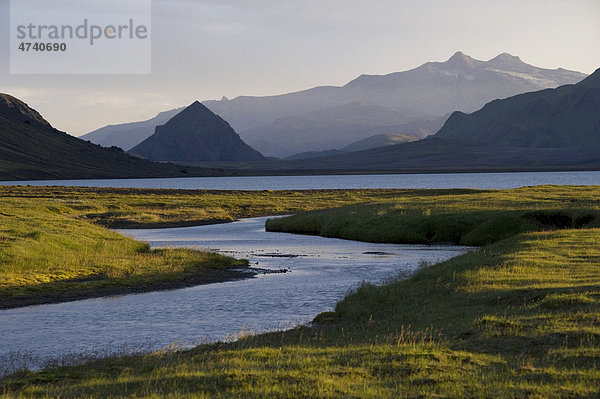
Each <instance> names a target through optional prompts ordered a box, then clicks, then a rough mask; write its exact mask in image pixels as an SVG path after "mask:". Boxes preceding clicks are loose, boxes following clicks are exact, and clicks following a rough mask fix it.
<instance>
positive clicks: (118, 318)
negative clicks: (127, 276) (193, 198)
mask: <svg viewBox="0 0 600 399" xmlns="http://www.w3.org/2000/svg"><path fill="white" fill-rule="evenodd" d="M265 220H266V218H256V219H245V220H241V221H239V222H235V223H229V224H221V225H212V226H200V227H187V228H173V229H155V230H124V231H121V233H123V234H126V235H129V236H132V237H134V238H136V239H139V240H143V241H147V242H150V243H151V245H152V246H153V247H156V246H186V247H199V248H209V249H211V250H215V251H218V252H220V253H223V254H227V255H231V256H235V257H238V258H246V259H249V260H250V261H251V263H252V264H253V266H256V267H260V268H265V269H272V270H278V269H287V270H289V272H288V273H285V274H265V275H260V276H258V277H256V278H252V279H248V280H242V281H232V282H225V283H218V284H210V285H203V286H197V287H191V288H185V289H177V290H170V291H161V292H153V293H144V294H134V295H124V296H115V297H109V298H97V299H89V300H83V301H77V302H69V303H61V304H52V305H42V306H31V307H27V308H21V309H11V310H4V311H0V361H2V359H3V358H4V359H6V358H7V356H9V354H10V353H15V352H27V353H30V354H32V355H34V356H35V357H39V358H40V359H48V358H53V357H57V356H60V355H63V354H65V353H79V352H85V351H95V350H100V351H105V350H110V349H111V348H121V347H127V348H132V349H134V348H141V347H143V348H146V349H158V348H162V347H165V346H167V345H169V344H171V343H174V342H177V343H179V344H185V345H192V344H196V343H199V342H206V341H215V340H223V339H226V338H227V337H235V335H236V334H238V333H240V332H244V331H256V332H260V331H265V330H269V329H280V328H287V327H291V326H293V325H296V324H299V323H306V322H309V321H310V320H312V319H313V318H314V316H315V315H317V314H318V313H320V312H323V311H327V310H332V309H333V307H334V305H335V303H336V302H337V301H338V300H339V299H341V298H342V297H343V296H344V295H345V294H346V293H347V292H348V291H350V290H352V289H355V288H356V287H358V286H359V285H360V284H361V283H362V282H363V281H365V282H372V283H381V282H384V281H386V280H388V279H390V278H393V277H396V276H398V275H403V276H406V275H407V274H409V273H410V272H412V271H414V270H415V269H416V268H417V267H418V265H419V264H420V263H421V262H429V263H433V262H438V261H442V260H445V259H448V258H450V257H453V256H457V255H459V254H461V253H463V252H465V251H466V250H467V249H466V248H464V247H455V246H423V245H391V244H369V243H361V242H355V241H347V240H338V239H331V238H323V237H314V236H299V235H293V234H285V233H270V232H265V230H264V223H265Z"/></svg>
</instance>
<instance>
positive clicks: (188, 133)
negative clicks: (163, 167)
mask: <svg viewBox="0 0 600 399" xmlns="http://www.w3.org/2000/svg"><path fill="white" fill-rule="evenodd" d="M130 153H132V154H135V155H139V156H142V157H144V158H147V159H150V160H154V161H173V162H207V161H209V162H235V161H260V160H263V159H264V157H263V156H262V155H261V154H260V153H259V152H258V151H256V150H254V149H252V148H251V147H250V146H248V145H247V144H246V143H244V142H243V141H242V139H240V137H239V136H238V134H237V133H236V132H235V131H234V130H233V129H232V128H231V126H229V124H228V123H227V122H225V121H224V120H223V119H222V118H221V117H219V116H217V115H215V114H214V113H212V112H211V111H210V110H209V109H208V108H206V107H205V106H204V105H202V104H201V103H200V102H198V101H195V102H194V103H193V104H191V105H190V106H189V107H187V108H186V109H184V110H183V111H181V112H180V113H178V114H177V115H176V116H174V117H173V118H172V119H171V120H169V121H168V122H167V123H166V124H164V125H162V126H157V127H156V133H154V135H152V136H150V137H149V138H147V139H146V140H144V141H143V142H141V143H140V144H138V145H137V146H135V147H134V148H132V149H131V150H130Z"/></svg>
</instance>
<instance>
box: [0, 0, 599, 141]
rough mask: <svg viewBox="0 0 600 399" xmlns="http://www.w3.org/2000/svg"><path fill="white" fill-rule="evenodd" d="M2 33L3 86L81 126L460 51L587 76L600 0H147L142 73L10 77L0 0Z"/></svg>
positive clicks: (345, 77)
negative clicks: (147, 58)
mask: <svg viewBox="0 0 600 399" xmlns="http://www.w3.org/2000/svg"><path fill="white" fill-rule="evenodd" d="M18 1H26V0H18ZM80 1H81V0H80ZM89 1H92V0H89ZM94 1H97V0H94ZM124 1H125V0H124ZM0 35H1V38H2V40H1V41H0V92H5V93H8V94H12V95H14V96H16V97H19V98H21V99H22V100H24V101H25V102H27V103H28V104H29V105H30V106H32V107H34V108H35V109H37V110H38V111H40V112H41V113H42V115H43V116H44V117H45V118H46V119H48V120H49V121H50V123H52V124H53V125H54V126H55V127H57V128H59V129H61V130H65V131H67V132H69V133H71V134H74V135H80V134H83V133H87V132H89V131H91V130H94V129H96V128H99V127H101V126H104V125H107V124H116V123H122V122H131V121H135V120H142V119H148V118H150V117H153V116H154V115H155V114H156V113H158V112H160V111H164V110H168V109H171V108H175V107H179V106H184V105H188V104H190V103H192V102H193V101H194V100H196V99H199V100H206V99H218V98H221V97H222V96H227V97H229V98H233V97H236V96H239V95H268V94H279V93H285V92H290V91H295V90H301V89H305V88H309V87H313V86H318V85H343V84H345V83H346V82H348V81H349V80H351V79H353V78H355V77H357V76H358V75H360V74H363V73H365V74H386V73H391V72H396V71H402V70H406V69H410V68H414V67H417V66H419V65H420V64H423V63H425V62H428V61H445V60H446V59H448V58H449V57H450V56H451V55H452V54H454V53H455V52H456V51H458V50H460V51H463V52H464V53H466V54H468V55H470V56H472V57H474V58H476V59H480V60H488V59H490V58H493V57H494V56H496V55H498V54H500V53H502V52H508V53H510V54H513V55H518V56H520V57H521V59H522V60H523V61H525V62H527V63H529V64H533V65H536V66H540V67H544V68H558V67H563V68H567V69H572V70H577V71H581V72H585V73H591V72H593V71H594V70H595V69H597V68H599V67H600V1H599V0H502V1H497V0H414V1H413V0H409V1H406V0H402V1H400V0H372V1H370V2H367V1H364V0H360V1H356V0H302V1H281V0H153V9H152V74H150V75H93V76H85V75H65V76H61V75H11V74H10V73H9V59H8V58H9V51H8V46H9V0H0Z"/></svg>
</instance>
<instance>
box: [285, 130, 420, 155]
mask: <svg viewBox="0 0 600 399" xmlns="http://www.w3.org/2000/svg"><path fill="white" fill-rule="evenodd" d="M417 140H418V139H417V138H416V137H414V136H408V135H406V134H377V135H375V136H371V137H367V138H366V139H362V140H359V141H356V142H354V143H351V144H349V145H347V146H345V147H343V148H341V149H339V150H326V151H309V152H302V153H300V154H295V155H292V156H290V157H287V158H285V159H286V160H290V161H293V160H297V159H309V158H320V157H326V156H330V155H336V154H342V153H345V152H355V151H363V150H370V149H371V148H378V147H385V146H388V145H395V144H401V143H411V142H413V141H417Z"/></svg>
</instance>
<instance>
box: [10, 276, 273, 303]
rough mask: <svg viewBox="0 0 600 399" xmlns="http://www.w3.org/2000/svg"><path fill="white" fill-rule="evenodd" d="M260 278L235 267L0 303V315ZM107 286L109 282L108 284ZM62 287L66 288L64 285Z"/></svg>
mask: <svg viewBox="0 0 600 399" xmlns="http://www.w3.org/2000/svg"><path fill="white" fill-rule="evenodd" d="M268 273H284V271H268ZM259 274H266V271H265V270H264V269H257V268H253V267H251V266H241V265H238V266H235V267H232V268H230V269H225V270H219V269H205V270H202V273H200V274H198V275H195V276H186V278H185V279H182V280H176V281H170V280H165V281H149V282H144V283H142V284H139V285H136V286H126V285H124V286H107V287H105V288H98V287H93V288H90V289H89V291H86V290H81V291H79V292H73V293H70V294H68V295H65V294H59V295H52V294H42V295H39V296H35V297H31V298H27V299H23V300H14V299H7V300H3V301H2V302H0V311H2V310H10V309H19V308H25V307H29V306H39V305H50V304H57V303H67V302H74V301H81V300H86V299H96V298H109V297H112V296H121V295H133V294H145V293H150V292H158V291H168V290H175V289H182V288H190V287H195V286H199V285H207V284H215V283H225V282H229V281H239V280H245V279H250V278H253V277H256V276H257V275H259ZM106 282H107V284H111V281H109V280H107V281H106ZM64 284H69V283H68V282H64Z"/></svg>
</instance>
